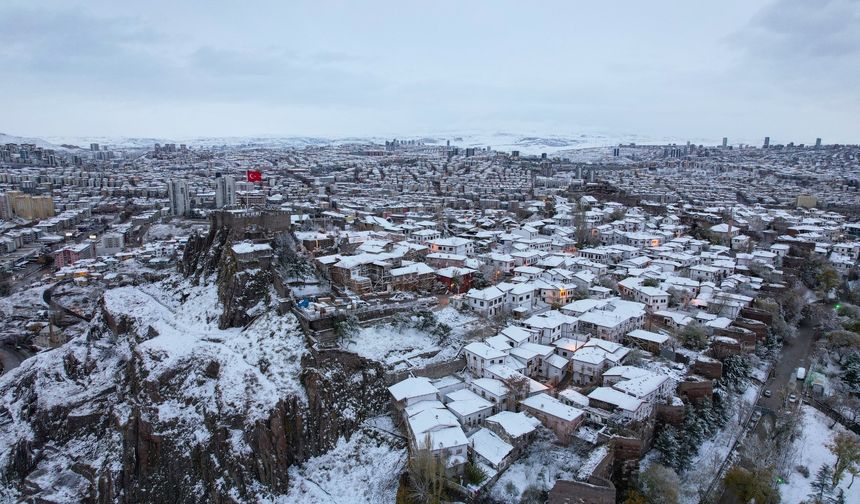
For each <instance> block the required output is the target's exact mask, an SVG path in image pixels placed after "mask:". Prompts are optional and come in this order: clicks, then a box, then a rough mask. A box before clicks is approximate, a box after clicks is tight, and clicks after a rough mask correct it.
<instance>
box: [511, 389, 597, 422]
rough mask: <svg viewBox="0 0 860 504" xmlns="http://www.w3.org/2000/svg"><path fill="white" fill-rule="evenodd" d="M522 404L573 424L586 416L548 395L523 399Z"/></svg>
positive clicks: (579, 410) (577, 409)
mask: <svg viewBox="0 0 860 504" xmlns="http://www.w3.org/2000/svg"><path fill="white" fill-rule="evenodd" d="M520 404H522V405H523V406H527V407H529V408H532V409H534V410H537V411H542V412H544V413H546V414H547V415H552V416H554V417H556V418H560V419H562V420H565V421H568V422H572V421H574V420H576V419H577V418H579V417H581V416H582V415H583V414H584V412H583V411H582V410H581V409H579V408H574V407H573V406H568V405H567V404H564V403H563V402H561V401H559V400H558V399H556V398H554V397H552V396H548V395H546V394H538V395H535V396H532V397H529V398H526V399H523V400H522V401H520Z"/></svg>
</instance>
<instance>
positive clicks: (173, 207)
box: [167, 180, 191, 215]
mask: <svg viewBox="0 0 860 504" xmlns="http://www.w3.org/2000/svg"><path fill="white" fill-rule="evenodd" d="M167 197H168V198H170V213H172V214H173V215H188V214H189V213H191V196H190V195H189V194H188V182H186V181H184V180H169V181H168V182H167Z"/></svg>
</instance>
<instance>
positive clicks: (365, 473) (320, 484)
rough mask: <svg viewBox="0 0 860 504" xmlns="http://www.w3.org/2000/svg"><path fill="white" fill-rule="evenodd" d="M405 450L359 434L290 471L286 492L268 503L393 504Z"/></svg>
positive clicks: (367, 432) (378, 437)
mask: <svg viewBox="0 0 860 504" xmlns="http://www.w3.org/2000/svg"><path fill="white" fill-rule="evenodd" d="M405 464H406V449H405V448H398V447H395V446H392V444H391V443H390V442H389V440H388V439H386V436H385V435H377V434H376V433H374V432H373V431H371V430H359V431H358V432H356V433H355V434H353V435H352V437H351V438H350V439H345V438H340V439H339V440H338V442H337V445H336V446H335V447H334V448H333V449H331V450H330V451H328V452H327V453H325V454H323V455H320V456H318V457H314V458H312V459H310V460H308V461H306V462H305V463H304V464H302V465H301V466H294V467H291V468H290V489H289V491H288V492H287V494H286V495H283V496H278V497H277V498H274V499H271V500H269V501H268V502H269V503H272V504H275V503H277V504H287V503H295V502H301V503H303V504H317V503H319V504H323V503H324V504H330V503H332V502H350V503H355V504H360V503H374V504H375V503H377V502H394V500H395V496H396V495H397V488H398V485H399V477H400V473H401V472H403V470H404V466H405Z"/></svg>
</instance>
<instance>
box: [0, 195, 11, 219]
mask: <svg viewBox="0 0 860 504" xmlns="http://www.w3.org/2000/svg"><path fill="white" fill-rule="evenodd" d="M0 219H5V220H12V201H11V198H10V197H9V196H6V194H5V193H3V194H0Z"/></svg>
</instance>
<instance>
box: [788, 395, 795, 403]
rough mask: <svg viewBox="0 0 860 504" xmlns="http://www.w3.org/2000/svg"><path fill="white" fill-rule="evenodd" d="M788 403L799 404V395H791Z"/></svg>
mask: <svg viewBox="0 0 860 504" xmlns="http://www.w3.org/2000/svg"><path fill="white" fill-rule="evenodd" d="M788 402H790V403H792V404H794V403H796V402H797V394H791V395H790V396H788Z"/></svg>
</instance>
